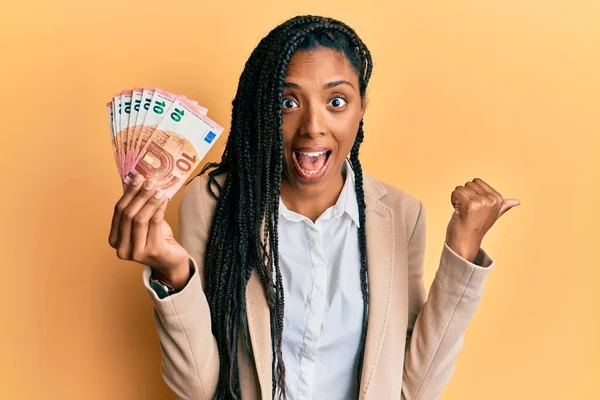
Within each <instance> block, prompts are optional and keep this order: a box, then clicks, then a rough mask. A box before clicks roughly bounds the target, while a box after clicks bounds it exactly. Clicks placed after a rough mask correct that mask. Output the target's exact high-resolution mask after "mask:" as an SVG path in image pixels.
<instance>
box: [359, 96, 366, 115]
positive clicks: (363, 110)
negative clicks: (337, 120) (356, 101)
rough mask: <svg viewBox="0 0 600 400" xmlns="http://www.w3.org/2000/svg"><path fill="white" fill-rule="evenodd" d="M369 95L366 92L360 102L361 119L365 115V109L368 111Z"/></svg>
mask: <svg viewBox="0 0 600 400" xmlns="http://www.w3.org/2000/svg"><path fill="white" fill-rule="evenodd" d="M367 103H368V100H367V95H366V94H365V95H364V96H363V98H362V100H361V102H360V119H363V117H364V116H365V111H367Z"/></svg>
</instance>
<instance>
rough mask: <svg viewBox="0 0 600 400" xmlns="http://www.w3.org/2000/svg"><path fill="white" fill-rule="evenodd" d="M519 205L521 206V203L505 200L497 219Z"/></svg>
mask: <svg viewBox="0 0 600 400" xmlns="http://www.w3.org/2000/svg"><path fill="white" fill-rule="evenodd" d="M519 204H521V202H520V201H519V200H517V199H505V200H504V203H503V204H502V208H500V213H499V215H498V217H501V216H502V215H503V214H504V213H505V212H507V211H508V210H510V209H511V208H513V207H516V206H518V205H519Z"/></svg>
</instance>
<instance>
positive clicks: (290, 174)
mask: <svg viewBox="0 0 600 400" xmlns="http://www.w3.org/2000/svg"><path fill="white" fill-rule="evenodd" d="M283 98H284V100H283V104H282V107H283V111H282V114H283V127H282V128H283V171H284V174H283V179H282V182H281V198H282V200H283V203H284V204H285V206H286V207H287V208H288V209H290V210H292V211H295V212H297V213H299V214H301V215H304V216H306V217H308V218H310V219H311V220H312V221H313V222H314V221H315V220H316V219H317V218H318V217H319V216H320V215H321V214H322V213H323V212H324V211H325V210H326V209H327V208H329V207H331V206H332V205H334V204H335V202H336V201H337V199H338V197H339V194H340V192H341V191H342V188H343V186H344V177H343V176H342V172H341V168H342V164H343V163H344V159H345V158H346V157H347V156H348V154H349V153H350V150H351V149H352V145H353V144H354V141H355V139H356V134H357V132H358V126H359V123H360V120H361V119H362V117H363V115H364V113H365V101H364V99H363V98H361V96H360V92H359V86H358V76H357V74H356V72H355V71H354V70H353V69H352V66H351V64H350V62H349V61H348V59H347V58H346V57H345V55H343V54H341V53H339V52H337V51H335V50H333V49H329V48H325V47H317V48H316V49H314V50H310V51H304V50H302V51H297V52H296V53H294V55H293V56H292V58H291V60H290V62H289V64H288V67H287V70H286V77H285V88H284V91H283ZM324 148H325V149H329V150H330V151H331V154H330V156H329V158H330V160H329V166H328V168H327V172H326V173H325V175H324V176H323V177H322V178H320V179H318V180H315V181H307V180H306V179H303V178H302V177H301V176H300V175H299V174H298V173H297V171H296V167H295V166H294V160H293V156H292V153H293V151H294V150H295V149H296V150H297V149H302V150H303V151H318V150H322V149H324Z"/></svg>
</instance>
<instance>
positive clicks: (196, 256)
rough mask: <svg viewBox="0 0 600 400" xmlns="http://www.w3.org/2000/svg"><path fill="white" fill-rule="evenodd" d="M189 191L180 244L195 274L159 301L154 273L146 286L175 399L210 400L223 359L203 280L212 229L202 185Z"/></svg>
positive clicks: (166, 376) (163, 369)
mask: <svg viewBox="0 0 600 400" xmlns="http://www.w3.org/2000/svg"><path fill="white" fill-rule="evenodd" d="M195 180H196V181H195V182H192V183H191V184H190V185H189V186H188V187H186V189H185V191H184V194H183V197H182V200H181V204H180V208H179V230H178V241H179V243H180V244H181V245H182V246H183V247H184V248H185V249H186V250H187V251H188V253H189V254H190V263H191V266H192V267H193V274H192V276H191V278H190V281H189V282H188V283H187V285H186V286H185V287H184V288H183V290H182V291H180V292H178V293H175V294H172V295H171V296H168V297H166V298H164V299H162V300H161V299H159V298H158V296H157V295H156V292H154V290H153V289H152V288H151V287H150V284H149V279H150V274H151V272H152V271H151V268H150V267H148V266H145V267H144V271H143V281H144V286H145V287H146V289H147V291H148V293H149V295H150V297H151V299H152V302H153V304H154V321H155V324H156V329H157V331H158V338H159V341H160V348H161V356H162V367H161V373H162V377H163V379H164V381H165V383H166V384H167V386H168V387H169V388H170V389H171V390H172V391H173V392H174V393H175V395H176V396H177V399H194V400H198V399H212V398H213V397H214V394H215V391H216V387H217V381H218V377H219V353H218V349H217V343H216V340H215V338H214V336H213V334H212V328H211V316H210V309H209V306H208V302H207V300H206V296H205V295H204V291H203V285H202V278H201V277H202V276H203V271H204V249H205V244H206V242H207V240H208V233H209V224H208V221H207V218H206V213H205V208H204V204H203V199H202V194H203V192H204V191H203V189H202V187H201V184H202V183H204V180H201V179H198V178H196V179H195Z"/></svg>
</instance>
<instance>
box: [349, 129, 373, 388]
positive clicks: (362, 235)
mask: <svg viewBox="0 0 600 400" xmlns="http://www.w3.org/2000/svg"><path fill="white" fill-rule="evenodd" d="M363 138H364V133H363V121H360V126H359V128H358V134H357V135H356V141H355V142H354V146H352V150H351V152H350V163H351V164H352V170H353V171H354V182H355V187H356V199H357V202H358V221H359V225H360V226H359V228H358V246H359V248H360V288H361V291H362V295H363V304H364V313H363V321H362V334H361V338H360V347H359V349H360V350H359V354H360V358H359V361H358V383H359V386H360V378H361V374H362V367H363V361H364V350H365V343H366V339H367V322H368V317H369V282H368V271H367V235H366V226H365V192H364V189H363V174H362V166H361V164H360V161H359V159H358V151H359V149H360V144H361V143H362V141H363Z"/></svg>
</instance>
